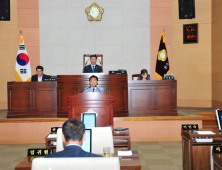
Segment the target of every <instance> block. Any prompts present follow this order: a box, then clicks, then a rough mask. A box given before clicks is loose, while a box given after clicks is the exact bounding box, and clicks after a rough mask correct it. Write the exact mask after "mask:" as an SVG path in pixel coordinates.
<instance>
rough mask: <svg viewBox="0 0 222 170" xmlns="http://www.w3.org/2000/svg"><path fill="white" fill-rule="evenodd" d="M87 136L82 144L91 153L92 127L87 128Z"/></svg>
mask: <svg viewBox="0 0 222 170" xmlns="http://www.w3.org/2000/svg"><path fill="white" fill-rule="evenodd" d="M85 134H86V138H85V141H84V142H83V144H82V149H83V150H84V151H86V152H90V153H91V143H92V129H85Z"/></svg>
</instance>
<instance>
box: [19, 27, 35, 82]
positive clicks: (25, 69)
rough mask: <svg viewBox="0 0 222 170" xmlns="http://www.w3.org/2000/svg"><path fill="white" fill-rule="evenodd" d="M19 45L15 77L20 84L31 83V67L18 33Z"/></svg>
mask: <svg viewBox="0 0 222 170" xmlns="http://www.w3.org/2000/svg"><path fill="white" fill-rule="evenodd" d="M20 33H21V35H20V43H19V49H18V54H17V57H16V64H15V77H16V78H17V79H18V81H20V82H25V81H31V65H30V60H29V56H28V53H27V51H26V48H25V42H24V38H23V35H22V31H20Z"/></svg>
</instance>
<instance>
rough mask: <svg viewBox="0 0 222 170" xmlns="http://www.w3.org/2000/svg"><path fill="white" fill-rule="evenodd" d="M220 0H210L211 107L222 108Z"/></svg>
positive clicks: (221, 15)
mask: <svg viewBox="0 0 222 170" xmlns="http://www.w3.org/2000/svg"><path fill="white" fill-rule="evenodd" d="M221 7H222V1H219V0H212V107H214V108H220V109H221V108H222V76H221V66H222V57H221V55H220V54H221V53H222V48H221V47H222V37H221V28H222V11H221Z"/></svg>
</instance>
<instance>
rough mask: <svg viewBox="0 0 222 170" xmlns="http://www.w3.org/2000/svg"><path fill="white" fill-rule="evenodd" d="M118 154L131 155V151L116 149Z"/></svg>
mask: <svg viewBox="0 0 222 170" xmlns="http://www.w3.org/2000/svg"><path fill="white" fill-rule="evenodd" d="M117 155H118V156H132V155H133V153H132V151H117Z"/></svg>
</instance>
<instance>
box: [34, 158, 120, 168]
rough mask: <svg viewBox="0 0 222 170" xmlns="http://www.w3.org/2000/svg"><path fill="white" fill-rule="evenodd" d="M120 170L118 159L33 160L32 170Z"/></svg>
mask: <svg viewBox="0 0 222 170" xmlns="http://www.w3.org/2000/svg"><path fill="white" fill-rule="evenodd" d="M44 169H47V170H61V169H62V170H70V169H72V170H80V169H81V170H89V169H90V170H104V169H106V170H120V163H119V158H117V157H109V158H104V157H101V158H35V159H34V160H33V161H32V170H44Z"/></svg>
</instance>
